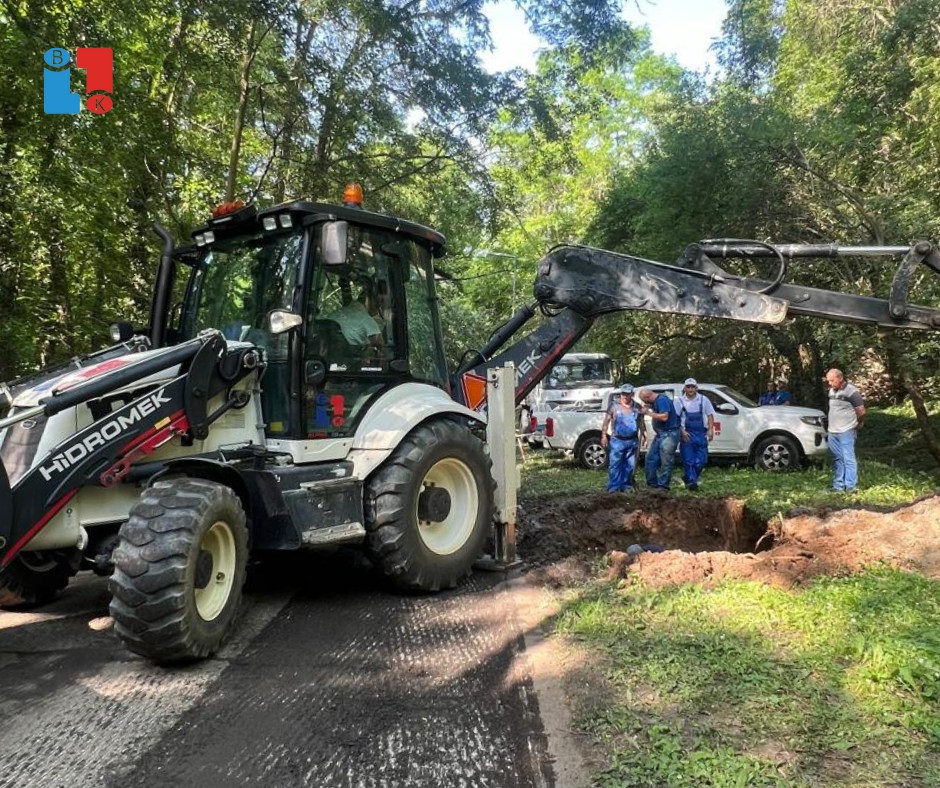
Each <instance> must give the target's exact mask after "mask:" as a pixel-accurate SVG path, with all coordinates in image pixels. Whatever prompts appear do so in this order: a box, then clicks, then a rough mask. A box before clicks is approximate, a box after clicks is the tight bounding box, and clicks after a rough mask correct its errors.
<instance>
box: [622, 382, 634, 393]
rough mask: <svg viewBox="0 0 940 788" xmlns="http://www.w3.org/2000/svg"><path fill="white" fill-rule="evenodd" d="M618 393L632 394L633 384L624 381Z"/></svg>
mask: <svg viewBox="0 0 940 788" xmlns="http://www.w3.org/2000/svg"><path fill="white" fill-rule="evenodd" d="M620 393H621V394H632V393H633V385H632V384H631V383H624V384H623V385H622V386H621V387H620Z"/></svg>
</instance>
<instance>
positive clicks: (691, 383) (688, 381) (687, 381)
mask: <svg viewBox="0 0 940 788" xmlns="http://www.w3.org/2000/svg"><path fill="white" fill-rule="evenodd" d="M683 385H684V386H695V387H696V388H698V382H697V381H696V380H695V378H686V379H685V383H684V384H683Z"/></svg>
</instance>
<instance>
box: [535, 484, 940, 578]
mask: <svg viewBox="0 0 940 788" xmlns="http://www.w3.org/2000/svg"><path fill="white" fill-rule="evenodd" d="M517 539H518V542H517V544H518V552H519V555H520V557H521V558H522V559H523V561H525V563H526V565H527V578H528V579H529V581H530V582H535V583H538V584H546V585H549V586H567V585H571V584H573V583H576V582H578V581H581V580H585V579H588V578H590V577H594V576H597V575H599V574H604V573H606V574H607V576H608V577H612V578H613V577H623V576H625V575H626V574H628V573H629V574H630V575H633V576H637V577H639V578H641V579H642V580H643V581H644V582H645V583H647V584H649V585H654V586H663V585H675V584H680V583H702V584H704V585H712V584H715V583H718V582H720V581H721V580H724V579H726V578H746V579H754V580H760V581H763V582H766V583H770V584H773V585H777V586H784V587H789V586H797V585H803V584H805V583H807V582H809V581H811V580H812V579H813V578H815V577H819V576H820V575H842V574H848V573H851V572H855V571H858V570H859V569H861V568H862V567H864V566H867V565H870V564H873V563H878V562H884V563H887V564H890V565H893V566H897V567H900V568H903V569H910V570H914V571H917V572H920V573H922V574H924V575H927V576H929V577H937V578H940V497H932V498H927V499H924V500H921V501H919V502H917V503H915V504H913V505H911V506H908V507H905V508H903V509H899V510H897V511H891V512H873V511H867V510H864V509H859V508H852V509H843V510H838V511H822V512H812V513H805V514H800V515H798V516H794V517H789V518H785V519H784V520H783V521H778V520H775V521H774V522H773V523H772V524H771V525H770V526H768V524H767V523H766V522H764V521H763V520H762V518H761V517H759V516H758V515H757V514H755V513H754V512H752V511H751V510H749V509H748V508H747V507H746V506H745V505H744V502H743V501H741V500H738V499H734V498H705V497H702V498H689V497H671V496H669V495H668V494H665V493H658V492H646V493H640V494H635V495H629V496H628V495H609V494H603V493H599V494H596V495H581V496H578V497H577V498H568V497H555V498H550V499H544V500H540V501H532V500H526V501H523V503H522V505H521V508H520V518H519V528H518V536H517ZM634 544H639V545H657V546H659V547H662V548H663V549H664V552H660V553H654V552H643V553H640V554H639V555H637V556H632V555H629V554H628V553H627V549H628V547H629V546H630V545H634Z"/></svg>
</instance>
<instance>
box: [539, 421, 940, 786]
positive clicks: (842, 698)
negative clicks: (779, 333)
mask: <svg viewBox="0 0 940 788" xmlns="http://www.w3.org/2000/svg"><path fill="white" fill-rule="evenodd" d="M859 442H860V446H859V456H860V458H861V485H860V486H861V492H860V494H859V495H858V496H855V497H852V498H846V497H845V496H842V495H837V494H831V493H828V492H826V490H827V488H828V486H829V480H830V472H831V469H830V467H829V466H828V463H826V464H824V465H820V466H810V467H809V468H807V469H805V470H802V471H798V472H792V473H782V474H769V473H764V472H760V471H756V470H753V469H751V468H732V467H712V466H710V467H709V468H708V469H707V470H706V473H705V476H704V478H703V491H704V492H705V493H706V494H710V495H735V496H739V497H741V498H743V499H745V500H746V501H747V502H748V504H749V505H750V506H751V507H752V508H754V509H756V510H757V511H759V512H761V513H762V514H763V515H764V516H765V517H768V518H769V517H773V516H775V515H777V514H783V515H786V514H787V513H789V512H791V511H792V510H794V509H799V508H801V507H809V508H820V507H826V508H833V507H843V506H846V505H851V506H863V507H866V508H875V507H886V508H887V507H896V506H902V505H905V504H908V503H910V502H912V501H914V500H916V499H917V498H919V497H922V496H924V495H927V494H930V493H932V492H935V490H936V489H937V487H938V486H940V475H938V473H937V468H936V465H935V464H934V463H933V460H932V459H931V458H929V456H927V455H926V453H925V452H924V451H923V448H922V446H921V445H920V441H919V437H918V434H917V431H916V428H915V426H914V425H913V419H912V416H911V414H910V413H909V412H907V413H906V412H904V411H903V410H899V409H898V410H889V411H876V412H874V413H873V414H872V415H871V417H870V420H869V424H868V426H867V427H866V429H865V430H864V431H863V432H862V433H861V437H860V441H859ZM522 474H523V486H522V491H521V494H522V496H523V497H541V496H545V495H552V494H567V495H571V494H578V493H582V492H585V491H601V490H603V489H604V486H605V481H606V474H604V473H600V472H591V471H584V470H581V469H579V468H577V467H576V466H575V465H574V463H573V462H571V461H570V460H565V459H562V458H559V457H558V456H557V455H554V456H553V455H550V454H547V453H546V454H542V453H530V454H529V455H528V457H527V460H526V462H525V463H524V464H523V466H522ZM687 494H688V493H685V492H677V493H676V495H678V496H682V495H687ZM700 494H701V493H700ZM938 549H940V546H938ZM555 625H556V628H557V631H558V632H560V633H564V634H565V635H568V636H571V637H575V638H577V639H579V640H582V641H585V642H586V643H587V644H588V645H590V646H591V647H592V648H593V649H594V650H595V651H596V653H597V654H598V655H599V659H598V666H599V667H598V671H599V675H598V676H597V684H598V685H599V686H602V687H604V688H605V692H602V693H598V692H593V693H587V695H584V694H583V693H582V697H594V698H595V700H594V701H592V702H590V703H587V702H586V703H585V704H584V705H583V707H581V708H580V709H576V715H577V725H578V727H579V728H580V729H581V730H582V731H584V732H585V733H588V734H590V735H591V736H592V737H593V738H594V740H595V741H596V742H597V743H598V744H599V746H600V747H601V749H602V751H603V753H604V756H605V761H606V764H607V765H606V767H605V768H603V769H602V770H601V771H599V772H597V773H596V774H595V775H594V785H596V786H603V788H626V787H627V786H794V787H795V786H885V785H891V786H895V785H903V786H940V583H938V582H936V581H934V580H930V579H927V578H924V577H920V576H917V575H914V574H909V573H905V572H901V571H897V570H894V569H888V568H885V567H875V568H872V569H869V570H868V571H866V572H864V573H862V574H859V575H855V576H851V577H841V578H827V579H823V580H820V581H817V582H816V583H814V584H813V585H812V586H811V587H809V588H808V589H803V590H798V591H786V590H781V589H778V588H772V587H769V586H766V585H763V584H761V583H756V582H744V581H728V582H725V583H723V584H722V585H720V586H718V587H717V588H713V589H709V590H706V589H703V588H701V587H698V586H683V587H676V588H670V589H664V590H663V589H660V590H654V589H649V588H645V587H642V586H641V585H639V584H637V583H635V582H633V583H627V584H625V585H621V586H615V585H613V584H611V583H607V582H600V581H598V582H597V583H595V584H591V585H588V586H586V587H584V588H582V589H581V590H580V592H579V593H578V594H576V595H575V596H574V598H571V599H569V601H568V602H567V603H566V606H565V607H564V609H563V611H562V613H561V614H560V616H559V617H558V619H557V620H556V622H555ZM595 696H599V697H600V698H601V700H597V699H596V697H595Z"/></svg>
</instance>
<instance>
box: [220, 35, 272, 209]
mask: <svg viewBox="0 0 940 788" xmlns="http://www.w3.org/2000/svg"><path fill="white" fill-rule="evenodd" d="M257 30H258V22H257V20H252V22H251V28H250V29H249V31H248V46H247V47H246V48H245V60H244V62H243V63H242V71H241V81H240V82H239V87H238V105H237V107H236V110H235V128H234V130H233V131H232V147H231V151H230V152H229V157H228V176H227V177H226V179H225V201H226V202H231V201H232V200H234V199H235V182H236V181H237V180H238V159H239V156H240V154H241V148H242V134H243V133H244V130H245V115H246V113H247V111H248V95H249V92H250V90H251V65H252V63H253V62H254V60H255V55H257V54H258V48H257V46H256V45H255V35H256V34H257ZM261 38H262V39H263V38H264V36H262V37H261ZM260 43H261V42H260V40H259V42H258V44H259V45H260Z"/></svg>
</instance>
